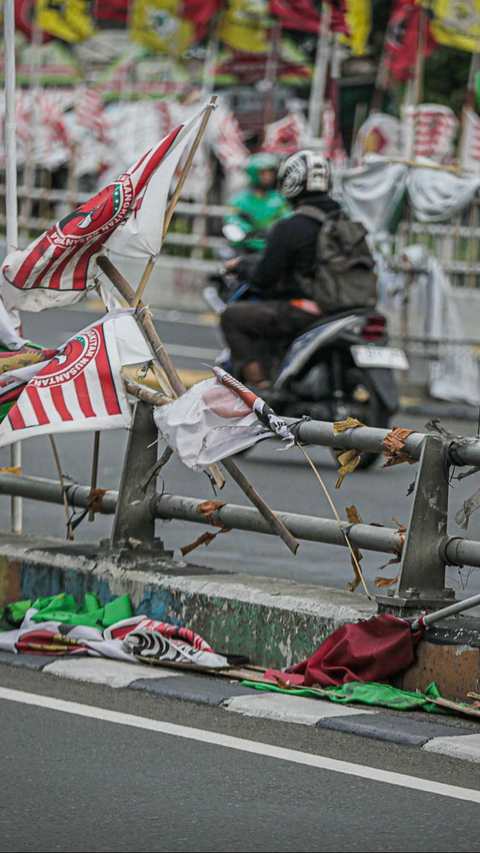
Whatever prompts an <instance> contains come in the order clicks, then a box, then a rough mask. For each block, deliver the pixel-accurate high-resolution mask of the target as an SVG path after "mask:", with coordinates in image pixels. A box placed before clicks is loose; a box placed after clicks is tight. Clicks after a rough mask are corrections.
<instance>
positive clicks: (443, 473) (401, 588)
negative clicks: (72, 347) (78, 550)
mask: <svg viewBox="0 0 480 853" xmlns="http://www.w3.org/2000/svg"><path fill="white" fill-rule="evenodd" d="M287 423H289V425H290V426H291V427H292V426H294V425H295V426H294V429H295V434H296V438H297V441H298V442H300V443H301V444H302V445H316V446H321V447H330V448H335V449H337V450H339V451H342V450H343V451H353V452H354V453H353V456H355V453H357V454H359V453H360V452H369V453H382V454H384V455H385V457H386V461H385V467H388V466H390V465H395V464H400V463H404V464H410V465H414V464H416V477H415V485H414V487H413V503H412V507H411V514H410V521H409V524H408V526H407V527H406V528H403V529H402V528H399V527H397V528H389V527H383V526H380V525H375V524H364V523H361V520H360V519H359V516H358V514H357V515H356V516H354V517H353V519H352V517H350V520H346V521H342V522H341V523H340V524H339V523H338V522H337V521H336V520H334V519H331V518H321V517H317V516H311V515H302V514H296V513H289V512H279V513H277V516H278V518H279V519H280V521H281V522H283V524H284V525H285V526H286V527H287V529H288V530H289V531H290V533H291V534H292V535H293V536H294V537H296V538H298V539H303V540H307V541H310V542H320V543H324V544H329V545H337V546H340V547H346V546H348V547H349V548H350V550H351V549H352V548H353V549H355V551H356V553H357V555H358V549H364V550H367V551H374V552H385V553H386V554H388V555H390V556H391V561H390V562H392V563H393V562H398V563H399V564H400V565H399V575H398V580H397V581H396V586H392V587H391V588H389V589H388V591H387V594H385V590H383V591H382V593H381V594H379V595H377V597H376V600H377V602H378V603H379V605H381V606H382V607H386V608H388V609H389V610H392V611H393V612H405V611H407V612H413V611H415V610H416V611H419V610H424V609H427V610H434V609H438V608H440V607H444V606H445V604H448V603H449V601H452V600H454V598H455V595H454V591H453V590H451V589H447V588H446V586H445V572H446V567H447V566H458V567H461V566H471V567H475V568H480V542H475V541H472V540H469V539H467V538H465V537H464V536H462V535H451V534H449V533H448V530H447V523H448V502H449V492H450V480H451V476H452V474H453V471H454V469H455V468H457V467H465V466H468V468H469V470H468V471H467V472H463V473H461V474H459V477H464V476H468V474H469V473H474V472H475V471H476V470H478V469H480V440H479V439H472V438H462V437H459V436H456V435H453V434H451V433H449V432H447V431H446V430H444V429H443V428H442V427H441V426H440V425H439V423H438V422H432V424H431V431H430V432H429V433H427V434H424V433H419V432H415V431H412V430H407V429H401V428H394V429H393V430H390V431H389V430H386V429H376V428H370V427H365V426H363V425H357V424H358V422H353V425H352V426H347V427H346V428H345V424H344V425H343V426H342V429H343V431H341V432H338V425H335V424H333V423H328V422H323V421H314V420H302V421H300V422H298V421H295V422H294V421H292V420H290V419H287ZM157 437H158V433H157V429H156V426H155V424H154V421H153V418H152V403H151V402H146V401H145V400H143V401H140V400H139V401H138V402H137V404H136V409H135V415H134V419H133V424H132V428H131V430H130V433H129V441H128V446H127V451H126V456H125V461H124V468H123V474H122V481H121V484H120V489H119V491H118V492H117V491H113V490H104V489H93V490H92V489H91V487H90V486H86V485H78V484H67V483H65V482H64V483H63V484H62V483H60V482H56V481H54V480H47V479H43V478H39V477H30V476H25V475H23V474H13V473H0V494H3V495H11V496H18V497H22V498H26V499H33V500H38V501H43V502H46V503H53V504H62V503H65V502H68V506H69V507H70V508H71V509H72V510H81V509H83V510H85V513H86V512H88V511H89V510H90V511H91V510H92V508H93V509H94V510H95V511H97V512H101V513H103V514H108V515H113V516H114V521H113V527H112V534H111V538H110V540H109V542H108V547H109V549H111V550H113V551H114V552H115V553H117V554H118V553H120V554H121V555H122V554H123V555H125V554H130V555H131V554H132V550H133V551H136V552H137V553H139V554H143V553H145V552H146V553H149V554H150V555H157V556H159V557H161V555H162V554H163V555H165V554H166V553H167V552H165V550H164V546H163V542H162V541H161V540H159V539H157V538H155V520H156V519H163V520H170V519H177V520H181V521H184V522H194V523H196V524H204V525H207V526H213V528H214V531H215V532H213V533H207V534H203V536H202V537H200V539H199V540H197V541H196V542H195V543H193V545H194V546H196V545H198V544H202V543H205V542H206V543H207V544H208V542H209V541H211V539H212V538H213V536H214V535H216V533H218V532H222V531H228V530H230V529H236V530H243V531H246V532H250V533H263V534H273V531H272V528H271V526H270V525H269V524H268V522H267V521H266V520H265V518H264V517H262V515H261V514H260V512H259V511H258V510H257V509H255V508H254V507H245V506H238V505H235V504H231V503H225V502H222V501H217V500H214V501H212V500H205V501H203V500H198V499H194V498H190V497H183V496H179V495H172V494H166V493H163V492H162V493H161V494H159V493H157V491H156V478H157V476H158V474H159V470H160V467H161V465H162V459H160V462H158V461H157V444H156V441H157ZM260 447H261V445H260ZM162 458H163V457H162ZM348 476H353V477H354V476H355V473H354V472H352V473H351V474H349V475H348ZM375 476H378V475H377V474H376V475H375ZM479 493H480V490H479ZM476 497H478V494H477V495H475V496H474V497H473V498H472V499H471V500H470V501H467V502H466V503H465V505H464V508H463V510H462V511H461V514H462V518H459V517H458V516H457V520H459V521H460V523H462V524H463V526H464V527H466V520H468V516H469V514H471V512H472V511H474V509H476V508H478V505H480V497H479V500H478V503H476V501H475V498H476ZM459 515H460V514H459ZM192 547H193V546H192ZM189 550H190V549H189V548H187V549H185V551H184V553H188V551H189ZM356 585H358V584H355V585H354V586H356Z"/></svg>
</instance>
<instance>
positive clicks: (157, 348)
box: [97, 256, 298, 554]
mask: <svg viewBox="0 0 480 853" xmlns="http://www.w3.org/2000/svg"><path fill="white" fill-rule="evenodd" d="M97 264H98V266H99V267H100V269H101V270H102V271H103V272H104V273H105V275H107V276H108V278H109V279H110V281H111V282H113V284H114V285H115V287H116V288H117V290H118V291H119V293H120V294H121V296H123V298H124V299H125V301H126V302H127V303H128V304H129V305H133V300H134V298H135V291H134V290H133V289H132V288H131V287H130V285H129V283H128V281H126V279H124V277H123V276H122V275H121V273H120V272H119V271H118V270H117V268H116V267H115V266H114V265H113V264H112V262H111V261H110V260H109V259H108V258H106V257H105V256H101V257H99V258H98V260H97ZM138 309H139V310H138V311H137V317H138V321H139V323H140V324H141V326H142V328H143V330H144V332H145V335H146V337H147V339H148V340H149V342H150V344H151V347H152V350H153V352H154V354H155V358H156V359H157V360H158V362H159V364H160V366H161V367H162V368H163V370H164V371H165V373H166V375H167V379H168V381H169V382H170V384H171V386H172V388H173V390H174V391H175V393H176V394H177V396H179V397H180V396H181V395H182V394H184V393H185V391H186V388H185V385H184V384H183V382H182V380H181V378H180V376H179V375H178V373H177V370H176V368H175V367H174V365H173V363H172V361H171V360H170V356H169V355H168V353H167V351H166V349H165V347H164V345H163V343H162V341H161V339H160V336H159V334H158V332H157V330H156V329H155V326H154V325H153V321H152V318H151V316H150V314H149V312H148V311H147V310H146V306H145V305H143V304H142V303H140V304H139V305H138ZM222 465H223V467H224V468H225V470H226V471H228V473H229V474H230V476H231V478H232V479H233V480H234V481H235V482H236V484H237V485H238V486H239V488H240V489H241V490H242V491H243V493H244V494H245V495H246V496H247V497H248V499H249V500H250V501H251V502H252V504H253V505H254V506H255V507H256V508H257V509H258V511H259V512H260V514H261V515H262V516H263V518H264V519H265V520H266V521H267V522H268V524H269V525H270V527H271V529H272V530H273V531H274V532H275V533H276V534H277V535H278V536H279V537H280V539H281V540H282V541H283V542H284V543H285V544H286V546H287V547H288V548H289V549H290V551H292V553H293V554H295V553H296V552H297V548H298V542H297V540H296V539H295V537H294V536H292V534H291V533H290V531H289V530H288V529H287V527H286V526H285V525H284V523H283V522H282V521H281V520H280V519H279V518H278V517H277V516H276V515H275V513H274V512H273V511H272V510H271V509H270V507H269V506H268V504H266V503H265V501H264V500H263V498H262V497H260V495H259V494H258V492H257V491H256V490H255V489H254V488H253V486H252V485H251V483H249V481H248V480H247V478H246V477H245V475H244V474H242V472H241V471H240V469H239V468H238V466H237V465H236V463H235V462H234V461H233V459H224V460H222ZM212 467H213V468H214V469H215V468H216V467H217V466H211V468H210V470H212Z"/></svg>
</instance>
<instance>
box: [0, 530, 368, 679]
mask: <svg viewBox="0 0 480 853" xmlns="http://www.w3.org/2000/svg"><path fill="white" fill-rule="evenodd" d="M2 589H3V590H4V595H3V601H4V602H6V601H7V600H8V601H14V600H15V599H19V598H23V599H32V600H34V599H35V598H37V597H38V596H49V595H55V594H58V593H59V592H68V593H72V594H73V595H75V597H76V598H77V599H80V598H82V597H83V595H84V594H85V592H87V591H89V590H91V591H94V592H96V593H97V594H98V595H99V597H100V599H101V600H102V601H105V602H107V601H109V600H111V599H112V598H114V597H116V596H118V595H124V594H128V595H129V596H130V598H131V601H132V603H133V606H134V609H135V612H136V613H145V614H147V615H148V616H151V617H152V618H154V619H159V620H165V621H167V622H174V623H175V624H180V625H187V626H188V627H189V628H192V629H193V630H194V631H197V632H198V633H199V634H201V635H202V636H205V637H206V638H208V640H209V642H210V643H211V644H212V646H213V648H215V649H216V650H217V651H219V652H221V651H222V650H228V652H229V653H230V654H235V653H238V654H243V655H247V656H248V657H249V658H250V660H252V661H253V662H255V663H256V664H258V665H260V666H272V667H276V668H281V667H285V666H290V665H291V664H293V663H295V662H298V661H299V660H302V659H303V658H305V657H307V656H309V655H310V654H311V653H312V650H313V649H315V648H316V647H317V646H318V645H320V643H321V642H322V640H324V639H325V637H326V636H328V634H330V633H331V632H332V631H334V630H335V628H337V627H339V626H340V625H343V624H345V623H347V622H357V621H359V620H360V619H368V618H369V617H370V616H373V615H375V613H376V605H375V604H374V603H373V602H370V601H368V600H366V599H365V598H362V596H361V595H353V594H352V593H347V592H343V591H340V590H335V589H328V588H326V587H320V586H307V585H302V584H296V583H294V582H292V581H280V580H274V579H271V578H264V577H251V576H249V575H246V574H245V575H243V574H242V575H240V574H229V573H227V572H225V573H221V572H215V571H213V570H210V569H206V568H204V567H201V566H192V565H189V564H186V563H184V562H179V561H173V560H170V559H167V558H165V557H163V556H154V555H153V554H150V555H146V554H143V555H141V556H136V555H135V553H134V552H127V553H126V554H122V555H121V559H120V560H119V559H118V556H117V557H116V558H115V556H114V555H113V554H108V553H106V552H104V551H101V549H99V548H98V546H93V545H92V546H88V545H87V546H81V545H77V544H76V543H68V542H58V541H56V540H51V541H48V540H39V539H33V538H32V539H30V538H28V537H22V539H21V540H19V538H18V537H15V536H13V535H2V536H0V606H2V603H3V602H2Z"/></svg>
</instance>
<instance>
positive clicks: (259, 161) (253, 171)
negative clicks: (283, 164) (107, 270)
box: [245, 152, 278, 187]
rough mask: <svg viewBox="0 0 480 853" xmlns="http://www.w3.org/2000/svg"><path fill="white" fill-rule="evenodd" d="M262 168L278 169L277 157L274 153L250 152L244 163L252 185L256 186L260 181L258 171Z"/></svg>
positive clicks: (261, 170)
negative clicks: (250, 154)
mask: <svg viewBox="0 0 480 853" xmlns="http://www.w3.org/2000/svg"><path fill="white" fill-rule="evenodd" d="M264 169H275V171H277V170H278V158H277V157H275V155H274V154H267V153H262V152H260V153H259V154H252V156H251V157H249V158H248V160H247V161H246V163H245V171H246V173H247V175H248V177H249V178H250V181H251V182H252V185H253V186H254V187H257V186H258V184H259V182H260V172H263V170H264Z"/></svg>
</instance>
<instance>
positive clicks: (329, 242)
mask: <svg viewBox="0 0 480 853" xmlns="http://www.w3.org/2000/svg"><path fill="white" fill-rule="evenodd" d="M296 213H297V214H298V213H301V214H303V216H309V217H310V218H311V219H315V220H316V221H317V222H320V224H321V228H320V230H319V232H318V237H317V252H316V259H315V271H314V275H313V278H311V279H307V278H306V277H304V276H302V281H301V287H302V290H303V291H304V292H305V295H306V296H307V297H308V298H309V299H313V300H315V302H316V303H317V305H318V306H319V308H321V309H322V311H324V312H325V313H326V314H333V313H335V312H337V311H348V310H349V309H350V308H373V307H374V306H375V304H376V301H377V276H376V274H375V271H374V266H375V261H374V260H373V257H372V254H371V252H370V249H369V248H368V245H367V241H366V239H365V236H366V234H367V231H366V229H365V228H364V227H363V225H362V224H361V223H360V222H352V220H351V219H349V217H348V216H347V215H346V213H344V212H343V211H342V210H341V209H340V208H338V209H337V210H334V211H333V212H332V213H324V211H323V210H320V209H319V208H318V207H313V205H307V204H305V205H302V206H301V207H299V208H298V209H297V210H296Z"/></svg>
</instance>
